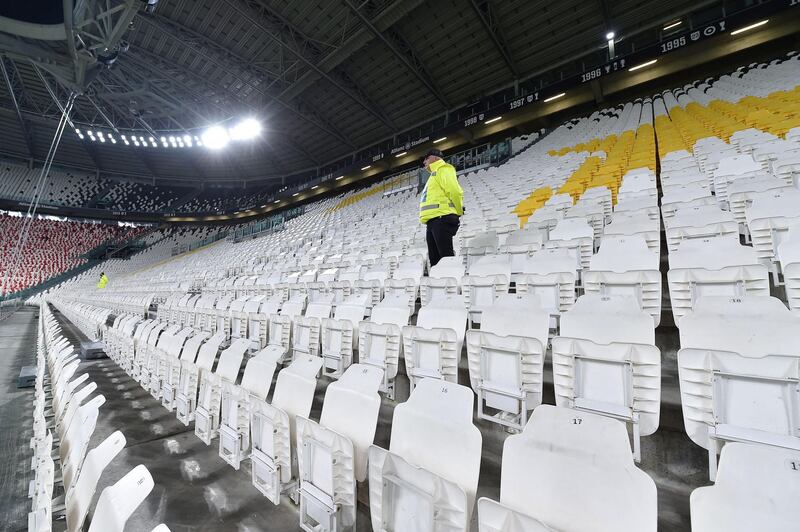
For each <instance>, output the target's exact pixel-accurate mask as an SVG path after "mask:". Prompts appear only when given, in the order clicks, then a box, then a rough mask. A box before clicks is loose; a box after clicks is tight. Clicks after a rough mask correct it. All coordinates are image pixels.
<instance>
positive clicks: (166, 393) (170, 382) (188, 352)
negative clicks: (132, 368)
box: [161, 331, 222, 412]
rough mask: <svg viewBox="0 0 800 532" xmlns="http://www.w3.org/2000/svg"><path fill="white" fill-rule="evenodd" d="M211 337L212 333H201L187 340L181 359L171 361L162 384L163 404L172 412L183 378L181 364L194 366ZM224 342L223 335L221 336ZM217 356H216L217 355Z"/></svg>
mask: <svg viewBox="0 0 800 532" xmlns="http://www.w3.org/2000/svg"><path fill="white" fill-rule="evenodd" d="M210 337H211V333H210V332H206V331H204V332H200V333H197V334H195V335H194V336H192V337H191V338H189V339H188V340H186V342H185V343H184V344H183V348H182V349H181V354H180V357H178V358H172V359H170V360H169V366H168V367H167V370H166V373H165V375H164V378H163V380H162V383H161V404H162V405H163V406H164V407H166V408H167V410H169V411H170V412H172V410H173V409H174V408H175V393H176V391H177V389H178V385H179V383H180V377H181V364H182V363H183V362H184V361H185V362H186V363H187V364H194V362H195V359H196V358H197V354H198V352H199V351H200V346H201V345H202V344H203V342H205V341H206V340H208V339H209V338H210ZM220 342H222V335H220ZM215 356H216V355H215Z"/></svg>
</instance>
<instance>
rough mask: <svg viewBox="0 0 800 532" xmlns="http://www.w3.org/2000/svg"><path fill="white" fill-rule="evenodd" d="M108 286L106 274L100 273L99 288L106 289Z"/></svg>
mask: <svg viewBox="0 0 800 532" xmlns="http://www.w3.org/2000/svg"><path fill="white" fill-rule="evenodd" d="M107 284H108V276H107V275H106V274H105V272H100V280H99V281H97V288H105V287H106V285H107Z"/></svg>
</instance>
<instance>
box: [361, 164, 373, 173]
mask: <svg viewBox="0 0 800 532" xmlns="http://www.w3.org/2000/svg"><path fill="white" fill-rule="evenodd" d="M370 168H372V165H371V164H368V165H367V166H365V167H364V168H362V169H361V171H362V172H363V171H364V170H369V169H370Z"/></svg>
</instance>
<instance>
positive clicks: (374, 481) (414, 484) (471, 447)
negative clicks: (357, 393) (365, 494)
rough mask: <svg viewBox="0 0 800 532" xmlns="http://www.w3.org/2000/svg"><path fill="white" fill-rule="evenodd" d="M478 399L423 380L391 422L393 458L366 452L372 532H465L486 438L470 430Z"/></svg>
mask: <svg viewBox="0 0 800 532" xmlns="http://www.w3.org/2000/svg"><path fill="white" fill-rule="evenodd" d="M473 398H474V396H473V394H472V391H471V390H470V389H469V388H466V387H464V386H459V385H458V384H455V383H451V382H441V381H438V380H434V379H422V380H420V382H419V384H418V386H417V387H416V388H414V391H413V393H412V394H411V396H410V397H409V399H408V401H406V402H405V403H401V404H399V405H398V406H397V407H396V408H395V411H394V415H393V418H392V434H391V444H390V446H389V450H385V449H382V448H381V447H378V446H376V445H373V446H371V447H370V448H369V486H370V515H371V517H372V528H373V529H374V530H383V529H389V530H414V529H417V528H418V527H419V526H426V525H427V526H429V527H431V528H430V529H432V530H436V529H447V530H464V531H466V530H468V529H469V522H470V517H471V515H472V508H473V506H474V504H475V493H476V491H477V486H478V473H479V470H480V463H481V447H482V438H481V433H480V431H479V430H478V429H477V428H476V427H475V426H474V425H473V424H472V404H473Z"/></svg>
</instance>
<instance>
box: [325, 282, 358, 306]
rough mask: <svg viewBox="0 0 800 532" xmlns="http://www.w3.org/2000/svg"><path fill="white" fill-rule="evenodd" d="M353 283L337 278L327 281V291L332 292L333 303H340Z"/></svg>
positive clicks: (349, 291)
mask: <svg viewBox="0 0 800 532" xmlns="http://www.w3.org/2000/svg"><path fill="white" fill-rule="evenodd" d="M352 289H353V284H352V282H351V281H348V280H342V279H339V280H338V281H331V282H329V283H328V292H329V293H331V294H333V302H334V304H338V303H341V302H342V301H344V299H345V298H346V297H347V296H349V295H350V294H351V292H352Z"/></svg>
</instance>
